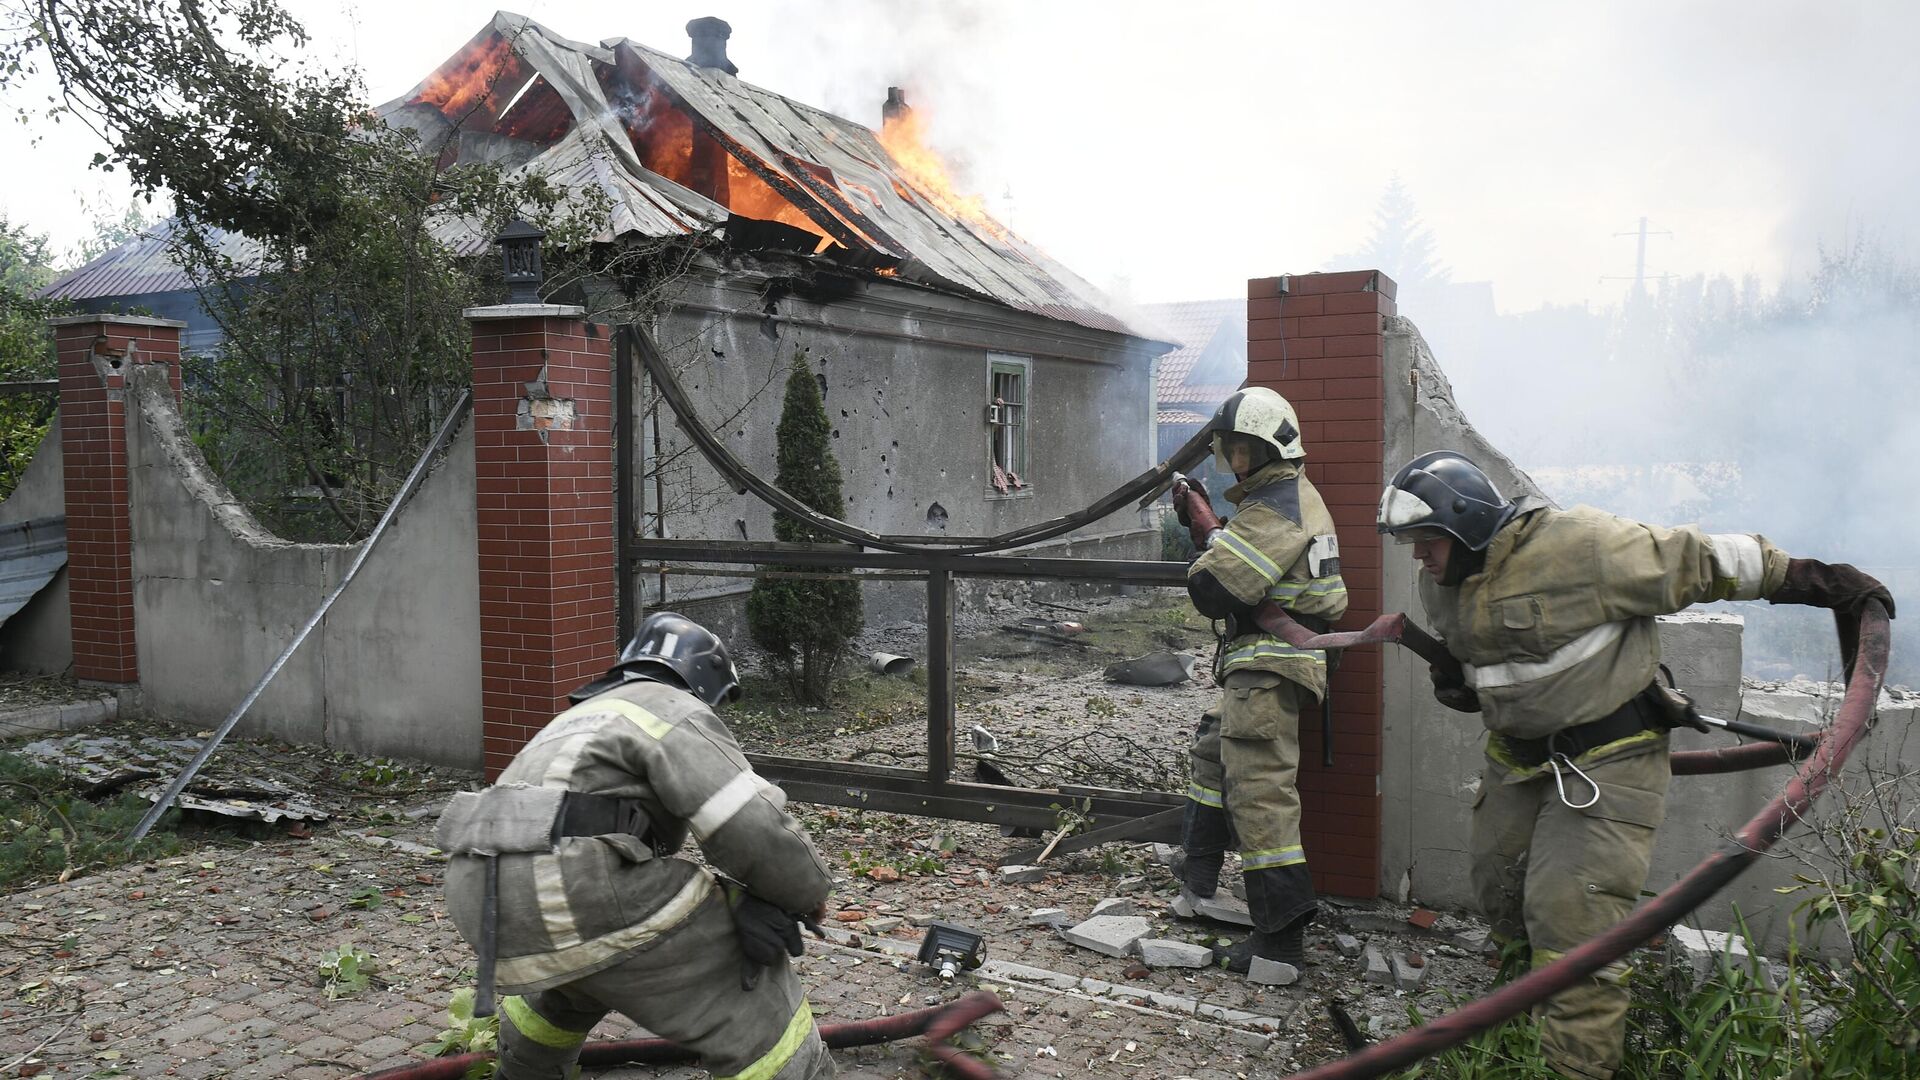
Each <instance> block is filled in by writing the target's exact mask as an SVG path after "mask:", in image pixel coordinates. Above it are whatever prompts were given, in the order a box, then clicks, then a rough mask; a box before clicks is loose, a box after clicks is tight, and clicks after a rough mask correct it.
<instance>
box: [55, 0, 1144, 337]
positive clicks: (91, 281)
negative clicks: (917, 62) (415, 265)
mask: <svg viewBox="0 0 1920 1080" xmlns="http://www.w3.org/2000/svg"><path fill="white" fill-rule="evenodd" d="M509 53H510V55H508V54H509ZM486 64H492V65H495V68H494V69H493V70H498V71H505V70H506V69H505V68H504V67H500V66H498V65H501V64H507V65H511V66H512V71H513V75H514V78H513V79H512V80H510V81H512V82H513V83H515V84H516V86H515V87H514V88H513V89H506V88H505V83H504V82H501V80H499V79H492V80H490V81H485V85H484V87H481V88H480V89H478V90H476V89H475V87H477V86H480V84H481V81H482V80H479V79H476V77H475V72H476V68H477V66H478V65H486ZM481 74H482V75H485V74H486V72H485V71H482V72H481ZM647 76H651V79H652V80H654V81H657V83H658V87H660V88H664V91H665V94H666V95H667V96H668V97H669V98H671V99H672V100H673V101H674V103H675V104H677V106H678V107H679V108H680V109H681V110H682V111H683V112H685V113H686V114H688V115H689V116H691V117H692V119H693V120H694V122H695V124H696V126H699V127H700V128H701V129H702V130H705V131H707V132H709V133H711V134H712V135H713V136H714V137H715V138H716V139H717V140H719V141H720V142H721V143H722V144H723V145H727V144H731V145H730V146H729V149H731V150H732V151H733V152H734V154H735V156H736V157H739V158H741V160H742V162H743V163H744V164H745V165H746V167H747V168H748V169H749V170H750V171H751V172H753V173H754V174H755V175H756V178H757V179H758V180H760V181H765V182H768V183H770V184H772V186H773V187H774V188H775V189H776V190H779V191H780V192H781V194H782V195H784V196H785V197H786V200H787V201H788V202H790V203H791V204H792V205H793V207H794V208H795V209H796V210H797V211H798V213H800V214H804V215H805V217H804V218H795V219H794V220H796V221H803V220H811V221H812V222H814V223H815V224H816V225H817V226H818V227H819V228H820V229H821V230H823V231H825V232H827V233H830V234H832V235H833V236H834V237H835V239H836V240H837V241H838V243H839V244H841V245H843V246H844V249H845V250H844V251H842V252H840V253H839V254H840V256H841V257H842V258H846V259H847V260H848V261H850V262H852V263H853V264H855V265H862V266H871V265H875V261H876V260H878V262H879V264H880V265H887V264H892V263H894V262H896V261H897V263H898V266H897V270H896V272H897V274H898V275H899V276H900V277H901V278H903V279H907V280H912V281H917V282H920V283H922V284H926V285H931V286H933V287H936V288H942V289H947V290H950V291H958V292H962V293H967V294H972V295H976V296H981V297H985V298H988V299H991V300H995V301H998V302H1000V303H1002V304H1005V305H1007V306H1008V307H1011V308H1015V309H1017V310H1020V311H1025V312H1030V313H1032V314H1035V315H1040V316H1043V317H1045V318H1049V319H1056V320H1060V321H1063V322H1070V323H1075V324H1078V325H1080V326H1085V327H1090V328H1092V329H1096V330H1106V331H1111V332H1114V333H1120V334H1129V335H1133V336H1136V337H1142V338H1150V337H1151V336H1152V335H1151V334H1149V333H1145V332H1141V331H1139V330H1137V329H1135V328H1133V327H1130V326H1129V325H1128V324H1127V323H1126V322H1125V321H1124V320H1122V319H1121V318H1119V317H1118V316H1116V315H1114V314H1113V313H1112V312H1111V310H1110V305H1109V304H1108V302H1107V300H1106V298H1105V297H1104V296H1102V295H1101V293H1100V291H1099V290H1098V289H1095V288H1094V287H1093V286H1092V285H1090V284H1088V283H1087V282H1086V281H1085V280H1083V279H1082V278H1080V277H1079V276H1078V275H1076V274H1074V273H1073V272H1072V271H1070V270H1068V269H1067V268H1066V267H1065V266H1062V265H1061V264H1059V263H1058V262H1055V261H1054V260H1053V259H1051V258H1049V257H1048V256H1047V255H1046V254H1045V253H1043V252H1041V251H1040V250H1039V249H1037V248H1035V247H1034V246H1033V245H1031V244H1029V243H1027V242H1026V241H1024V240H1021V239H1020V238H1019V237H1016V236H1014V235H1013V234H1012V233H1010V232H1008V231H1007V230H1006V229H1005V227H1004V226H1001V225H1000V224H999V223H997V222H994V221H992V220H991V219H986V218H984V217H983V216H981V217H975V216H974V215H972V214H970V213H969V214H967V215H966V216H961V215H960V214H956V213H953V212H949V210H947V209H945V208H943V207H942V205H941V202H942V201H943V200H942V199H940V198H936V197H931V196H929V195H928V193H927V192H926V190H925V189H923V188H922V187H920V186H919V185H918V184H917V183H916V181H915V180H914V178H913V176H912V174H911V173H910V172H909V170H907V169H905V168H903V167H902V166H901V165H900V163H899V162H897V161H896V160H895V159H894V158H893V156H892V155H891V154H890V153H889V152H888V151H887V149H886V147H885V146H884V145H882V143H881V140H880V136H879V135H878V134H877V133H876V132H874V131H873V130H872V129H870V128H868V127H866V126H864V125H862V124H857V123H854V122H853V121H851V120H848V119H846V118H844V117H840V116H835V115H833V114H832V113H829V112H825V111H823V110H820V109H816V108H813V107H811V106H809V105H805V104H802V103H800V102H797V101H793V100H790V99H788V98H785V97H782V96H781V95H779V94H776V93H773V92H772V91H769V90H765V89H762V88H760V87H757V86H754V85H752V84H751V83H746V82H742V81H740V80H739V79H737V78H734V77H733V76H730V75H727V74H725V73H724V72H720V71H717V70H714V69H711V68H702V67H697V66H695V65H693V64H691V63H688V62H687V61H685V60H681V59H679V58H677V57H675V56H672V55H670V54H668V53H664V52H661V51H659V50H656V49H651V48H648V47H646V46H644V45H640V44H637V43H635V42H631V41H628V40H626V39H624V38H614V39H609V40H607V41H604V42H602V43H601V44H600V45H598V46H594V45H587V44H584V43H581V42H577V41H570V40H568V39H566V38H563V37H561V36H559V35H557V34H555V33H553V32H552V31H550V30H548V29H546V28H545V27H543V26H541V25H540V24H538V23H536V22H533V21H532V20H530V19H527V18H525V17H523V16H519V15H513V14H510V13H507V12H500V13H498V14H496V15H495V16H494V18H493V20H492V22H491V23H489V24H488V26H487V27H486V28H483V29H482V30H481V32H480V34H479V35H477V36H476V37H475V38H474V39H473V41H472V42H470V43H469V45H468V46H467V47H466V48H465V49H463V50H462V51H461V52H460V53H459V54H456V55H455V56H454V57H453V58H452V59H450V60H449V61H448V62H447V63H445V64H443V65H441V67H440V68H439V69H438V70H437V71H436V72H435V73H434V75H433V76H430V77H429V78H428V79H427V80H425V81H423V82H422V83H421V84H420V86H419V87H417V88H416V89H415V90H414V92H412V93H410V94H409V95H407V96H406V97H404V98H401V99H399V100H397V101H394V102H391V103H389V104H387V105H386V106H383V107H382V108H381V110H380V113H381V115H382V116H383V117H385V118H386V119H387V120H388V121H389V122H390V123H394V124H397V125H402V126H407V127H412V128H415V129H417V130H420V131H422V132H423V133H426V134H432V133H435V132H438V133H442V134H444V133H445V132H446V131H447V130H448V129H449V127H450V126H451V125H450V121H449V120H448V119H447V116H448V115H451V114H450V113H445V112H443V111H442V109H441V107H440V106H439V105H435V104H433V103H432V102H433V101H434V100H439V101H441V102H442V103H445V102H447V101H450V100H451V98H450V97H448V96H447V94H448V93H449V91H448V90H447V87H448V86H449V85H451V84H455V83H458V84H459V85H460V86H461V87H462V88H463V90H464V92H466V93H468V94H469V95H474V94H477V95H478V96H469V97H464V98H462V99H461V100H462V102H463V103H474V105H475V108H474V112H475V113H478V112H480V111H482V110H483V109H484V111H485V116H486V118H487V120H486V122H487V123H488V124H496V123H505V121H504V119H501V120H496V119H494V113H493V112H492V106H494V105H497V106H498V107H499V112H500V114H501V116H502V117H504V116H505V115H506V114H509V113H513V114H514V115H515V117H516V119H515V121H514V123H518V122H519V120H518V117H519V116H521V115H523V114H524V112H525V110H522V112H521V113H514V109H515V104H516V103H517V102H518V100H519V99H520V97H521V96H522V95H525V94H527V93H528V91H529V90H530V89H532V88H533V87H534V86H535V85H536V82H535V80H536V79H538V80H543V81H544V85H545V87H547V88H550V89H551V90H552V91H553V92H554V93H555V94H557V95H558V98H559V100H561V101H564V103H565V107H566V109H567V110H568V111H570V112H571V114H572V118H571V122H570V123H569V124H567V125H566V129H565V133H564V134H562V135H560V136H558V137H557V138H555V139H554V140H553V141H552V142H550V143H547V144H543V145H540V146H538V147H537V148H533V147H529V144H528V143H526V142H523V141H514V140H511V139H508V138H507V137H506V136H504V135H499V136H495V137H494V138H493V140H492V142H491V143H488V144H487V148H488V149H489V150H491V151H497V152H501V153H511V152H512V151H511V149H510V147H507V148H503V144H509V143H510V144H511V145H513V146H520V147H528V152H529V153H531V154H532V155H533V156H532V158H531V160H530V161H527V162H526V164H524V165H523V166H521V167H522V168H523V169H525V170H530V171H539V172H541V173H543V174H545V175H547V176H549V177H551V178H552V179H553V180H555V181H556V182H557V183H559V184H560V185H562V186H564V187H566V188H568V189H570V190H573V189H585V188H596V189H598V190H599V191H601V192H604V193H605V194H606V195H607V196H608V198H609V201H610V204H611V206H612V212H611V214H610V219H609V221H608V223H607V229H606V231H605V233H604V234H603V236H602V239H612V238H613V237H616V236H620V235H623V234H630V233H631V234H640V235H645V236H655V237H668V236H678V235H683V234H685V233H688V232H691V231H697V230H704V229H714V228H720V227H724V224H725V222H726V219H727V216H728V211H727V208H726V207H722V206H720V205H718V204H717V203H715V202H713V201H712V200H711V199H708V198H707V197H705V196H703V195H701V194H699V193H696V192H694V191H691V190H688V189H687V188H685V187H683V186H681V185H680V184H678V183H675V182H674V181H673V180H671V179H668V178H666V177H663V176H661V175H659V174H657V173H655V172H653V171H650V170H649V169H647V168H646V167H645V166H644V165H643V164H642V163H641V160H640V156H639V152H638V151H637V150H636V148H635V146H634V144H633V142H632V139H631V138H630V137H629V135H628V132H627V128H626V126H625V124H626V121H627V120H631V119H632V118H633V117H634V116H636V115H639V113H638V106H636V104H635V103H636V102H640V101H643V100H645V97H646V95H648V94H651V93H657V92H658V90H657V89H656V88H655V87H654V86H652V85H650V84H649V80H648V78H647ZM495 83H500V85H501V87H502V89H501V91H500V95H499V97H500V99H502V100H496V99H495V97H494V96H493V95H494V89H493V88H494V84H495ZM432 92H438V93H439V95H440V96H439V97H438V98H437V99H436V98H435V97H434V96H433V93H432ZM539 93H540V94H541V95H543V96H544V100H546V101H548V102H549V103H551V101H552V97H551V96H550V95H547V91H546V90H545V89H542V90H541V91H539ZM463 107H465V106H464V104H463ZM471 115H473V114H471V113H462V114H461V116H462V118H463V120H466V119H468V118H469V117H470V116H471ZM561 118H562V119H563V120H564V115H562V117H561ZM495 130H496V131H497V130H501V129H495ZM471 131H472V128H471V127H470V126H469V127H463V128H462V133H463V137H464V135H465V134H466V133H470V132H471ZM482 134H484V133H482ZM513 134H514V135H515V136H516V138H517V136H518V134H520V133H513ZM463 145H466V144H463ZM516 160H517V159H516ZM786 212H787V213H793V212H794V211H791V210H790V211H786ZM745 216H753V215H745ZM436 233H437V234H439V235H440V236H441V237H442V238H443V239H444V240H446V241H447V242H449V243H450V245H451V246H452V247H454V249H455V250H458V251H463V252H480V251H484V250H485V249H486V248H487V247H488V245H489V244H490V243H491V237H489V236H486V235H483V234H482V233H480V232H479V230H478V229H477V226H475V225H474V224H472V223H468V222H461V221H446V222H442V223H441V225H440V227H439V228H437V229H436ZM825 257H826V258H828V259H832V258H834V257H835V252H833V251H829V252H828V253H827V255H826V256H825ZM188 287H190V286H189V284H188V282H187V280H186V277H185V275H184V274H182V273H181V272H180V271H179V270H178V269H176V268H174V267H173V266H172V264H171V263H170V262H169V261H168V260H167V259H166V257H165V245H164V243H163V242H159V241H158V240H155V241H148V240H147V239H146V238H142V239H141V240H137V241H135V242H133V243H131V244H128V245H126V246H125V247H122V248H120V249H116V250H115V251H112V252H109V253H107V254H106V255H103V256H101V257H100V258H99V259H96V260H94V261H93V262H92V263H89V264H88V265H87V266H84V267H82V268H80V269H79V270H76V271H74V272H73V273H71V274H68V275H66V276H65V277H63V278H61V279H60V280H59V281H56V282H55V283H54V284H53V285H52V286H51V287H50V288H49V289H48V290H47V293H48V295H51V296H59V297H64V298H67V299H75V300H79V299H88V298H95V297H101V296H118V295H131V294H136V293H141V292H164V291H170V290H173V289H182V288H188Z"/></svg>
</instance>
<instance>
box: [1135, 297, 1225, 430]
mask: <svg viewBox="0 0 1920 1080" xmlns="http://www.w3.org/2000/svg"><path fill="white" fill-rule="evenodd" d="M1140 311H1141V313H1142V314H1143V315H1144V316H1145V317H1146V320H1147V321H1149V322H1151V323H1152V324H1153V325H1154V326H1155V327H1157V328H1159V331H1160V333H1162V334H1165V335H1166V336H1167V337H1168V338H1169V339H1170V340H1172V341H1173V342H1174V343H1175V344H1177V345H1178V346H1179V347H1178V348H1176V349H1174V350H1173V351H1172V352H1170V353H1167V354H1166V355H1164V356H1162V357H1161V358H1160V373H1159V377H1158V379H1157V383H1156V387H1155V389H1156V391H1157V394H1158V400H1160V401H1161V402H1162V403H1167V402H1173V403H1187V402H1209V403H1211V402H1218V401H1220V400H1222V399H1223V398H1225V397H1226V396H1227V395H1228V394H1231V393H1233V392H1234V391H1235V390H1238V389H1240V384H1239V382H1238V381H1234V382H1233V383H1231V384H1225V383H1220V382H1218V381H1215V380H1217V379H1218V377H1219V375H1218V373H1217V372H1216V371H1214V370H1212V369H1208V370H1205V371H1202V372H1200V373H1199V375H1200V377H1201V378H1205V379H1208V380H1209V381H1208V382H1206V383H1199V384H1196V383H1192V382H1189V380H1190V379H1191V378H1193V377H1194V376H1195V374H1196V373H1195V371H1194V365H1195V364H1197V363H1198V362H1199V361H1200V358H1201V357H1202V355H1204V354H1205V353H1206V351H1207V346H1208V344H1210V343H1212V342H1213V340H1214V338H1215V337H1216V336H1218V335H1219V334H1220V333H1221V332H1222V330H1223V328H1224V330H1225V331H1226V333H1228V334H1229V335H1232V339H1233V340H1234V341H1236V342H1237V343H1238V344H1239V347H1240V350H1241V360H1242V362H1243V363H1244V360H1245V347H1246V339H1247V302H1246V301H1245V300H1183V301H1179V302H1177V303H1171V304H1142V305H1140ZM1223 344H1225V343H1223ZM1163 422H1164V421H1163Z"/></svg>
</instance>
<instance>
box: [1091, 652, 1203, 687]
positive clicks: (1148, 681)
mask: <svg viewBox="0 0 1920 1080" xmlns="http://www.w3.org/2000/svg"><path fill="white" fill-rule="evenodd" d="M1198 663H1199V658H1198V657H1196V656H1191V655H1189V654H1187V653H1176V652H1157V653H1148V654H1147V655H1145V656H1136V657H1134V658H1133V659H1131V660H1122V661H1120V662H1119V663H1117V664H1110V665H1108V666H1107V670H1106V679H1107V681H1108V682H1116V683H1122V684H1124V685H1127V686H1172V685H1174V684H1176V683H1183V682H1188V681H1190V680H1192V678H1193V669H1194V666H1195V665H1196V664H1198Z"/></svg>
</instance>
